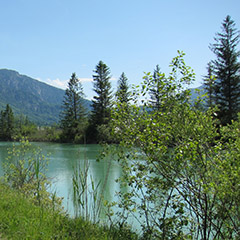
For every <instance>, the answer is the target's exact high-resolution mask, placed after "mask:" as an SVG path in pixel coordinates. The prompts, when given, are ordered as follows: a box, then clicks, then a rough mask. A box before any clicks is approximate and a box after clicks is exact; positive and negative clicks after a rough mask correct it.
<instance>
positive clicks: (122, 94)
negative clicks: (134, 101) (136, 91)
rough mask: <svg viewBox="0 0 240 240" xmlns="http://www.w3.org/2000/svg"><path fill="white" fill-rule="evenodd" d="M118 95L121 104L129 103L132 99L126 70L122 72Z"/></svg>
mask: <svg viewBox="0 0 240 240" xmlns="http://www.w3.org/2000/svg"><path fill="white" fill-rule="evenodd" d="M116 97H117V101H118V102H119V103H120V104H123V103H126V104H128V103H129V101H130V92H129V84H128V78H127V77H126V75H125V73H124V72H123V73H122V74H121V76H120V78H119V79H118V87H117V92H116Z"/></svg>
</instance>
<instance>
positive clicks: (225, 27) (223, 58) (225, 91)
mask: <svg viewBox="0 0 240 240" xmlns="http://www.w3.org/2000/svg"><path fill="white" fill-rule="evenodd" d="M239 37H240V35H239V32H238V31H237V30H236V28H235V23H234V21H233V20H232V19H231V17H230V16H227V17H226V18H225V19H224V21H223V23H222V32H221V33H217V34H216V37H215V38H214V40H215V43H214V44H211V45H210V49H211V50H212V51H213V53H215V55H216V60H214V61H212V64H213V70H214V74H215V76H216V81H215V84H214V95H215V99H216V104H217V105H218V107H219V118H220V121H221V123H222V124H223V125H225V124H228V123H231V120H233V119H236V118H237V113H238V112H239V108H240V63H239V61H238V57H239V55H240V52H239V51H238V50H237V45H238V43H239Z"/></svg>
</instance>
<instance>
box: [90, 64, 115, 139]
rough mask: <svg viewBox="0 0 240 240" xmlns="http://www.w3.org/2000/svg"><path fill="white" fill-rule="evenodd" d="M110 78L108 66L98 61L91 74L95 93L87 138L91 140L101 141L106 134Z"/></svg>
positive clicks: (109, 100) (108, 115)
mask: <svg viewBox="0 0 240 240" xmlns="http://www.w3.org/2000/svg"><path fill="white" fill-rule="evenodd" d="M110 78H111V76H110V69H109V67H108V66H107V65H106V64H105V63H103V62H102V61H99V63H98V65H97V66H96V69H95V70H94V74H93V90H94V91H95V93H96V95H95V96H94V97H93V100H92V114H91V123H90V126H89V131H88V140H89V141H91V142H99V141H103V140H105V139H104V138H106V136H105V135H107V133H106V132H105V133H104V131H105V130H106V129H107V127H108V123H109V121H110V114H111V107H112V95H111V94H112V90H111V83H110Z"/></svg>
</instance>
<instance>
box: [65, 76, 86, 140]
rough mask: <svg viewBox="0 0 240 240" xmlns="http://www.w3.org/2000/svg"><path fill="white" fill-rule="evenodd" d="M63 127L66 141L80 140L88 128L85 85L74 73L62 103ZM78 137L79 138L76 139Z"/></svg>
mask: <svg viewBox="0 0 240 240" xmlns="http://www.w3.org/2000/svg"><path fill="white" fill-rule="evenodd" d="M62 108H63V110H62V112H61V115H60V118H61V128H62V130H63V134H62V135H63V139H64V140H66V141H70V142H73V141H75V142H76V141H80V140H81V139H80V138H83V136H84V134H85V132H84V131H85V128H86V109H85V107H84V93H83V87H82V84H81V82H80V80H79V79H78V78H77V76H76V74H75V73H73V74H72V76H71V78H70V80H69V82H68V87H67V89H66V91H65V96H64V100H63V105H62ZM76 138H78V139H76Z"/></svg>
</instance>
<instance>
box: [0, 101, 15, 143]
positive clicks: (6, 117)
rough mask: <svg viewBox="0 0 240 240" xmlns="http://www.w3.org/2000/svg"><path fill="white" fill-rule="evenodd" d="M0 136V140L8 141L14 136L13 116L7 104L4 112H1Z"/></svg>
mask: <svg viewBox="0 0 240 240" xmlns="http://www.w3.org/2000/svg"><path fill="white" fill-rule="evenodd" d="M0 117H1V118H0V136H1V139H2V140H5V141H10V140H12V139H13V135H14V115H13V111H12V108H11V107H10V106H9V104H7V105H6V108H5V110H4V111H3V110H2V111H1V116H0Z"/></svg>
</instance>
